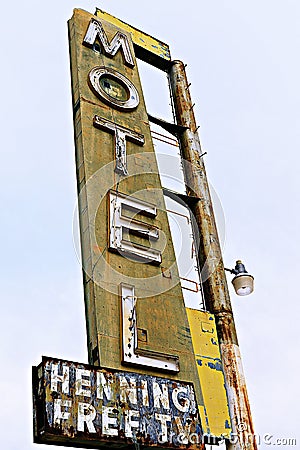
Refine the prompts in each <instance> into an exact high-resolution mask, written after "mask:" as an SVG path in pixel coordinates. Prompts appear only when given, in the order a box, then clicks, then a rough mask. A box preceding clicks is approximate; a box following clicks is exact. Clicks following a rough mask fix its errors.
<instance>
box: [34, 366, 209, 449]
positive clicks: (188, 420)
mask: <svg viewBox="0 0 300 450" xmlns="http://www.w3.org/2000/svg"><path fill="white" fill-rule="evenodd" d="M33 374H34V375H33V377H34V413H35V414H34V415H35V423H34V439H35V442H37V443H52V444H63V445H66V446H72V447H76V446H81V447H87V448H99V447H101V446H108V445H109V446H115V447H118V448H120V447H130V448H132V446H133V445H135V446H136V447H138V446H139V445H142V446H143V448H147V447H149V446H156V447H158V448H169V447H171V448H172V447H174V446H176V447H177V448H186V447H189V448H200V447H202V444H201V442H202V434H201V427H200V423H199V417H198V412H197V405H196V401H195V394H194V388H193V385H192V384H191V383H183V382H179V381H175V380H170V379H166V378H159V377H153V376H149V375H146V374H136V373H130V372H119V371H111V370H109V371H107V370H103V369H102V370H101V369H99V368H96V367H93V366H89V365H86V364H80V363H76V362H70V361H63V360H57V359H53V358H47V357H43V361H42V363H41V364H40V365H39V366H38V367H34V368H33ZM197 443H198V444H197Z"/></svg>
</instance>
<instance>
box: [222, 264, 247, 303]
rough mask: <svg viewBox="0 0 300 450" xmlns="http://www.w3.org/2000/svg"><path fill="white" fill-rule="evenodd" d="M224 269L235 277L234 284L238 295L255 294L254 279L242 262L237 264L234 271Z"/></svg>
mask: <svg viewBox="0 0 300 450" xmlns="http://www.w3.org/2000/svg"><path fill="white" fill-rule="evenodd" d="M224 269H225V270H227V271H228V272H230V273H232V274H234V275H235V277H234V278H233V280H232V284H233V287H234V290H235V292H236V294H237V295H249V294H251V293H252V292H253V289H254V277H253V276H252V275H250V274H249V273H248V272H247V270H246V268H245V266H244V264H243V263H242V261H241V260H238V261H237V262H236V265H235V268H234V269H226V267H225V268H224Z"/></svg>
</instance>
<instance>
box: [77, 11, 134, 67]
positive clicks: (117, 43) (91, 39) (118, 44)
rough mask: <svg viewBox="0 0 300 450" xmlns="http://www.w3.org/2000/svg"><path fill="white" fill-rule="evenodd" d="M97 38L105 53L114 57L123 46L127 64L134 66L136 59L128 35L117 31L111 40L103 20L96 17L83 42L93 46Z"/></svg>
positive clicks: (90, 24) (92, 20)
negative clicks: (104, 27) (102, 22)
mask: <svg viewBox="0 0 300 450" xmlns="http://www.w3.org/2000/svg"><path fill="white" fill-rule="evenodd" d="M97 39H98V40H99V42H100V44H101V45H102V47H103V50H104V53H105V54H106V55H107V56H110V57H111V58H113V57H114V56H115V54H116V53H117V52H118V50H119V49H120V48H121V49H122V52H123V57H124V62H125V64H127V65H128V66H130V67H133V66H134V61H133V57H132V53H131V50H130V45H129V42H128V38H127V36H126V35H125V34H123V33H122V32H121V31H117V33H116V34H115V35H114V37H113V38H112V40H111V42H109V41H108V38H107V36H106V33H105V31H104V29H103V26H102V24H101V22H99V21H98V20H95V19H91V21H90V23H89V27H88V29H87V32H86V35H85V36H84V39H83V44H84V45H86V46H87V47H93V45H94V44H95V41H96V40H97Z"/></svg>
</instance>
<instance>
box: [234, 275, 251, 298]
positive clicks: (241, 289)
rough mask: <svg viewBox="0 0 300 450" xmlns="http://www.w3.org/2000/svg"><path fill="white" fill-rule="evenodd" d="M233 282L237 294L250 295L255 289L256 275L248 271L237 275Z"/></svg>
mask: <svg viewBox="0 0 300 450" xmlns="http://www.w3.org/2000/svg"><path fill="white" fill-rule="evenodd" d="M232 284H233V287H234V290H235V292H236V294H237V295H249V294H251V292H253V289H254V277H253V276H252V275H249V274H248V273H239V274H238V275H236V276H235V277H234V278H233V280H232Z"/></svg>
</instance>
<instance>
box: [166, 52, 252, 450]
mask: <svg viewBox="0 0 300 450" xmlns="http://www.w3.org/2000/svg"><path fill="white" fill-rule="evenodd" d="M169 77H170V86H171V91H172V97H173V103H174V109H175V114H176V120H177V125H179V126H180V127H183V129H182V128H181V130H183V131H182V132H181V133H179V134H178V138H179V143H180V151H181V156H182V159H183V168H184V176H185V183H186V188H187V195H188V196H192V197H193V198H195V197H196V198H198V199H199V200H198V201H196V202H191V203H190V205H189V207H190V208H191V210H192V213H193V214H194V216H195V221H192V222H196V224H197V228H198V233H195V235H198V234H199V242H197V243H196V244H197V248H198V266H199V272H200V277H201V280H202V283H203V291H204V298H205V304H206V307H207V309H208V311H209V312H211V313H213V314H214V315H215V318H216V325H217V331H218V336H219V341H220V349H221V355H222V361H223V368H224V372H225V379H226V387H227V394H228V401H229V409H230V415H231V420H232V431H233V434H234V436H238V438H239V439H238V442H236V443H234V444H232V443H230V442H229V441H227V443H226V444H227V448H228V449H232V450H233V449H234V450H245V449H247V450H255V449H257V446H256V443H255V442H253V436H254V428H253V423H252V418H251V412H250V406H249V400H248V394H247V389H246V382H245V377H244V374H243V368H242V364H241V356H240V350H239V346H238V339H237V334H236V328H235V324H234V318H233V313H232V307H231V301H230V297H229V292H228V287H227V281H226V276H225V272H224V265H223V260H222V252H221V247H220V242H219V238H218V232H217V227H216V223H215V217H214V212H213V206H212V201H211V196H210V192H209V186H208V180H207V177H206V172H205V166H204V162H203V158H201V155H202V151H201V145H200V140H199V136H198V133H197V126H196V121H195V116H194V112H193V103H192V101H191V97H190V92H189V85H188V82H187V78H186V73H185V66H184V64H183V63H182V62H181V61H173V63H172V66H171V69H170V72H169Z"/></svg>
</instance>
